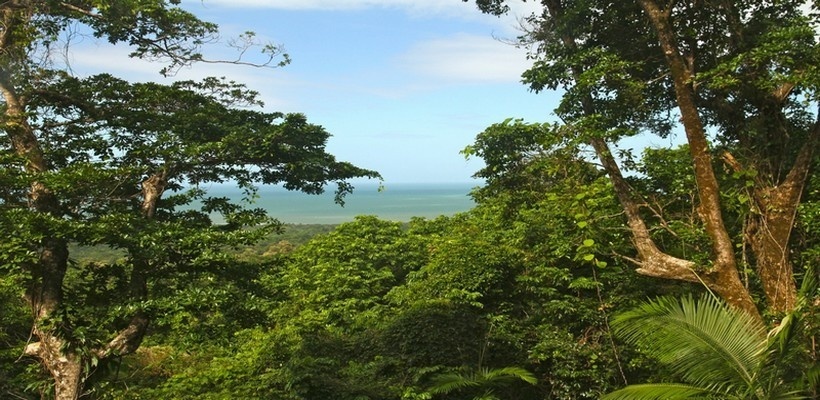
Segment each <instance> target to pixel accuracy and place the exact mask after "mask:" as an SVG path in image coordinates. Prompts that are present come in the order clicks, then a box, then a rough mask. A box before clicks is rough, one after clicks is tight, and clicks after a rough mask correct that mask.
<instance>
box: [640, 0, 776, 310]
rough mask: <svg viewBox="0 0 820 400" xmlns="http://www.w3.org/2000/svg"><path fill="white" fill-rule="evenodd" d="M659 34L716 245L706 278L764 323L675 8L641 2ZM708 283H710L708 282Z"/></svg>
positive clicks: (729, 300)
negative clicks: (745, 271) (725, 207)
mask: <svg viewBox="0 0 820 400" xmlns="http://www.w3.org/2000/svg"><path fill="white" fill-rule="evenodd" d="M640 4H641V7H643V9H644V12H645V13H646V15H647V17H648V19H649V21H650V23H651V25H652V27H653V28H654V30H655V33H656V35H657V37H658V42H659V44H660V47H661V50H662V51H663V53H664V56H665V58H666V62H667V65H668V66H669V71H670V73H671V76H672V80H673V82H674V88H675V97H676V100H677V104H678V109H679V110H680V113H681V121H682V123H683V127H684V131H685V132H686V138H687V141H688V142H689V151H690V154H691V156H692V165H693V167H694V170H695V182H696V183H697V190H698V198H699V200H700V204H699V205H698V213H699V214H700V217H701V219H702V220H703V222H704V225H705V228H706V233H707V235H709V238H710V239H711V243H712V253H713V254H714V256H713V265H712V266H711V268H710V270H709V272H708V273H707V274H706V275H707V276H709V277H712V279H710V280H711V281H712V282H711V285H710V288H712V289H713V290H715V291H716V292H718V293H719V294H720V295H721V297H722V298H723V299H724V300H725V301H726V302H727V303H728V304H730V305H732V306H734V307H736V308H739V309H742V310H744V311H746V312H747V313H749V314H750V315H752V316H754V317H756V318H758V319H760V318H761V317H760V312H759V311H758V309H757V306H756V305H755V303H754V301H753V300H752V297H751V295H750V293H749V291H748V290H747V289H746V287H745V286H744V285H743V283H742V281H741V280H740V274H739V273H738V271H737V260H736V257H735V249H734V246H733V244H732V241H731V239H730V237H729V233H728V231H727V230H726V227H725V225H724V222H723V216H722V207H721V203H720V187H719V186H718V182H717V178H716V177H715V172H714V170H713V168H712V157H711V153H710V150H709V141H708V140H707V138H706V131H705V130H704V127H703V122H702V121H701V119H700V114H699V113H698V109H697V106H696V104H695V94H694V89H693V87H692V82H691V79H692V76H693V74H692V71H690V70H689V68H688V67H687V64H686V61H685V60H684V57H683V55H682V54H681V52H680V48H679V47H678V44H677V42H676V39H675V33H674V31H673V29H672V26H671V24H670V21H669V18H670V15H671V12H672V8H671V7H672V5H670V6H669V8H666V9H662V8H661V7H660V6H659V5H658V4H657V3H656V2H655V1H652V0H640ZM707 283H708V281H707Z"/></svg>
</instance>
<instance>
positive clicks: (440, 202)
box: [208, 183, 478, 224]
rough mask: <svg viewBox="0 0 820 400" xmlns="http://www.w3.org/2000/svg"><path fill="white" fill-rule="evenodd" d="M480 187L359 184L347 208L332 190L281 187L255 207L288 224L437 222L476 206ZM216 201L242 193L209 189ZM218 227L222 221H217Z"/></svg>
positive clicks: (264, 191) (265, 191)
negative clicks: (368, 218) (370, 218)
mask: <svg viewBox="0 0 820 400" xmlns="http://www.w3.org/2000/svg"><path fill="white" fill-rule="evenodd" d="M477 185H478V184H477V183H446V184H445V183H433V184H431V183H425V184H421V183H412V184H411V183H395V184H384V185H383V188H382V190H381V191H379V186H378V184H375V183H361V184H357V185H355V186H356V189H355V190H354V191H353V193H352V194H350V195H348V196H347V197H345V206H344V207H341V206H339V205H338V204H336V203H334V202H333V193H332V191H333V189H334V188H335V187H331V188H330V190H329V192H328V193H325V194H322V195H307V194H304V193H301V192H289V191H287V190H284V189H282V188H279V187H263V188H260V190H259V195H260V198H258V199H256V201H255V203H254V204H253V207H259V208H264V209H265V210H267V211H268V214H269V215H270V216H272V217H274V218H277V219H279V220H280V221H282V222H285V223H293V224H338V223H342V222H348V221H352V220H353V218H354V217H355V216H357V215H376V216H378V217H379V218H382V219H386V220H391V221H409V220H410V218H412V217H426V218H435V217H438V216H440V215H453V214H456V213H458V212H462V211H467V210H469V209H470V208H472V207H473V206H474V203H473V200H472V199H471V198H470V196H469V193H470V190H471V189H472V188H474V187H475V186H477ZM208 194H209V195H210V196H214V197H228V198H231V199H236V200H239V199H241V198H242V193H241V192H240V191H239V190H237V189H236V188H233V187H229V186H214V187H211V188H209V189H208ZM214 222H216V223H219V222H220V221H217V220H215V221H214Z"/></svg>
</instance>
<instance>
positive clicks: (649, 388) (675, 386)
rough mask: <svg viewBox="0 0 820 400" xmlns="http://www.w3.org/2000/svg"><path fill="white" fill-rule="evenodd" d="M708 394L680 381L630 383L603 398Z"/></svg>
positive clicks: (648, 399)
mask: <svg viewBox="0 0 820 400" xmlns="http://www.w3.org/2000/svg"><path fill="white" fill-rule="evenodd" d="M705 394H708V391H706V390H704V389H703V388H698V387H694V386H690V385H684V384H679V383H647V384H643V385H630V386H627V387H625V388H623V389H621V390H617V391H614V392H612V393H608V394H605V395H603V396H602V397H601V400H669V399H676V400H678V399H694V398H699V397H700V396H703V395H705Z"/></svg>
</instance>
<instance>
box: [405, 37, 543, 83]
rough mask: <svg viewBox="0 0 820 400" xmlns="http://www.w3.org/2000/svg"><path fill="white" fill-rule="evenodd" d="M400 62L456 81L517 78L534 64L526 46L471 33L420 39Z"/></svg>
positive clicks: (424, 73)
mask: <svg viewBox="0 0 820 400" xmlns="http://www.w3.org/2000/svg"><path fill="white" fill-rule="evenodd" d="M397 62H398V63H400V65H401V67H402V68H404V69H408V70H410V71H411V72H414V73H416V74H419V75H422V76H423V77H426V78H430V79H436V80H440V81H446V82H453V83H473V82H489V83H493V82H516V81H518V78H519V77H520V76H521V73H522V72H524V71H525V70H526V69H527V68H528V67H529V66H530V64H531V63H530V62H529V61H527V59H526V52H525V51H524V50H523V49H520V48H516V47H514V46H512V45H511V44H508V43H505V42H503V41H500V40H497V39H494V38H492V37H485V36H478V35H468V34H459V35H455V36H452V37H447V38H440V39H434V40H430V41H426V42H421V43H418V44H416V45H415V46H413V47H412V48H411V49H410V50H408V51H407V52H405V53H404V54H402V55H401V56H400V57H399V58H398V59H397Z"/></svg>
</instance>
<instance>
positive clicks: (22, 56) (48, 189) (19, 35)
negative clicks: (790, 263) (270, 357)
mask: <svg viewBox="0 0 820 400" xmlns="http://www.w3.org/2000/svg"><path fill="white" fill-rule="evenodd" d="M178 4H179V0H170V1H164V0H150V1H141V2H121V1H113V2H109V1H97V0H93V1H85V0H76V1H75V0H71V1H52V0H15V1H7V2H4V3H2V4H0V19H1V20H2V21H1V23H2V25H0V92H1V93H2V95H3V98H2V99H3V100H2V120H0V129H2V133H3V135H2V137H0V147H1V148H0V168H1V169H0V181H2V182H3V183H4V185H3V187H2V189H0V226H2V227H3V231H4V232H5V233H6V235H7V237H13V238H15V239H14V240H13V241H12V242H11V245H10V246H3V247H2V251H3V254H2V255H0V260H3V261H4V263H3V265H2V269H3V271H4V273H9V274H10V275H14V276H22V277H23V280H24V283H25V285H26V294H25V299H26V302H27V303H28V305H29V306H30V308H31V310H32V316H33V329H32V333H33V341H32V342H31V343H29V344H28V345H27V346H26V348H25V354H27V355H29V356H32V357H34V358H36V359H37V360H39V362H40V363H41V364H42V366H43V367H44V369H45V370H46V371H47V372H48V373H49V374H50V376H51V377H52V378H53V383H54V396H55V397H56V398H57V399H76V398H78V397H79V396H80V395H81V394H82V387H83V381H84V379H85V377H86V376H87V375H88V373H89V372H90V370H91V369H92V368H93V366H94V365H96V364H97V363H98V362H99V361H100V360H103V359H106V358H110V357H114V356H119V355H123V354H127V353H130V352H133V351H134V350H135V349H136V348H137V347H138V346H139V345H140V343H141V341H142V338H143V336H144V335H145V332H146V330H147V327H148V324H149V321H150V319H151V309H150V302H149V301H148V297H149V294H150V292H151V289H152V287H153V286H155V285H156V283H152V282H159V281H160V279H161V278H162V276H163V274H166V273H167V272H168V271H169V270H174V269H177V270H179V269H182V270H189V271H192V270H196V269H197V268H202V267H203V266H208V265H214V264H215V260H218V259H219V256H218V251H216V250H215V249H217V248H219V246H224V245H228V246H235V245H240V244H243V243H249V242H251V241H252V240H254V238H256V237H259V236H258V235H260V234H262V233H263V232H268V231H270V230H271V229H275V227H276V224H275V221H273V220H271V219H269V218H268V217H266V216H265V215H264V213H263V212H261V211H260V210H245V209H243V208H242V207H240V206H238V205H234V204H230V203H229V202H228V201H227V200H226V199H215V198H207V197H205V195H204V193H203V192H202V191H200V190H193V191H190V192H187V193H184V194H183V193H177V194H174V195H172V196H168V193H169V192H178V191H179V190H180V189H182V187H183V185H185V184H188V185H194V186H195V185H198V184H202V183H206V182H224V181H235V182H238V184H239V185H240V186H242V187H244V188H245V189H246V190H247V191H248V194H249V195H252V194H253V188H254V186H253V184H254V183H284V186H285V187H286V188H288V189H297V190H303V191H305V192H308V193H320V192H322V191H323V188H324V185H325V184H326V183H328V182H334V181H335V182H338V184H339V186H338V191H337V200H339V201H341V198H342V196H344V194H345V193H347V192H349V191H350V190H351V189H352V187H351V186H350V184H349V183H347V182H346V180H347V179H349V178H352V177H356V176H369V177H375V176H377V174H376V173H375V172H373V171H369V170H365V169H361V168H358V167H355V166H353V165H350V164H348V163H344V162H338V161H336V160H335V158H334V157H333V156H331V155H329V154H327V153H325V151H324V146H325V143H326V140H327V138H328V136H329V135H328V134H327V132H325V131H324V129H323V128H321V127H320V126H317V125H313V124H310V123H308V122H307V121H306V119H305V117H304V116H302V115H298V114H294V115H282V114H278V113H263V112H257V111H251V110H250V109H249V108H246V107H244V106H247V105H257V104H259V103H258V101H257V100H256V97H255V96H256V93H255V92H253V91H250V90H248V89H246V88H244V87H243V86H242V85H238V84H236V83H233V82H227V81H224V80H218V79H206V80H204V81H202V82H179V83H176V84H174V85H171V86H162V85H157V84H150V83H149V84H131V83H128V82H126V81H123V80H119V79H116V78H114V77H112V76H109V75H98V76H93V77H89V78H86V79H78V78H75V77H72V76H70V75H69V74H67V73H64V72H60V71H58V70H55V69H54V68H55V67H54V64H52V63H50V62H49V61H50V59H49V57H50V55H51V54H52V51H53V48H52V47H53V46H54V44H55V43H56V41H58V40H59V39H60V37H61V35H63V34H65V33H66V32H69V31H71V30H73V29H77V28H76V26H77V25H80V26H84V28H80V29H89V30H91V32H93V34H94V35H95V36H96V37H100V38H104V39H106V40H108V41H109V42H111V43H124V44H127V45H130V46H131V47H132V48H133V53H132V54H131V55H132V56H133V57H142V58H148V59H160V60H165V61H167V63H166V65H165V67H164V68H163V70H162V72H164V73H172V72H174V70H175V69H177V68H179V67H181V66H184V65H188V64H190V63H192V62H196V61H199V60H202V59H203V58H202V56H201V54H200V46H201V45H202V44H204V43H205V42H207V41H210V40H214V39H215V38H216V37H217V27H216V25H214V24H211V23H207V22H203V21H200V20H199V19H197V18H196V17H195V16H194V15H192V14H190V13H188V12H186V11H184V10H182V9H180V8H178V7H177V5H178ZM262 50H263V52H264V53H265V54H267V55H268V56H269V57H270V60H269V63H276V62H279V65H283V64H284V63H285V62H286V61H287V59H286V57H285V56H283V55H282V54H281V53H280V52H279V49H278V48H276V47H273V46H265V47H264V48H263V49H262ZM279 60H282V61H281V62H280V61H279ZM194 199H201V200H202V202H203V204H204V206H203V208H202V211H201V212H185V211H179V210H178V209H177V207H178V206H180V205H184V204H187V203H190V202H191V201H192V200H194ZM209 212H221V213H222V214H223V215H224V217H225V220H226V224H225V225H224V226H220V227H215V226H212V225H211V223H210V221H209V220H208V218H207V213H209ZM258 224H263V226H265V227H266V228H263V229H259V230H256V231H248V230H242V228H244V227H247V226H255V225H258ZM70 242H77V243H79V244H84V245H108V246H111V247H115V248H119V249H122V250H123V251H124V252H125V254H126V259H125V261H123V262H122V263H119V264H112V265H105V266H100V271H102V273H103V275H105V274H109V277H110V278H111V279H110V280H109V281H108V283H109V284H111V283H112V282H116V283H117V284H116V285H115V286H116V288H117V293H118V296H117V300H118V302H117V304H116V305H117V307H113V308H112V311H111V314H109V315H108V318H107V319H105V320H103V321H102V322H100V321H91V320H88V319H87V318H88V315H85V316H84V315H82V312H83V311H82V309H83V304H82V301H81V300H83V298H80V297H81V296H80V295H79V294H80V293H88V292H94V291H95V290H98V291H103V290H105V289H106V286H104V285H102V284H101V285H100V286H99V287H93V288H85V290H74V291H72V290H70V286H72V285H69V283H73V286H77V285H78V284H81V283H83V281H81V280H80V281H77V280H74V281H71V280H72V279H75V278H76V277H74V276H73V275H72V269H71V268H70V266H71V265H72V263H71V262H70V259H69V251H68V244H69V243H70ZM103 281H105V280H103ZM78 282H79V283H78ZM92 282H93V281H92ZM84 283H85V284H91V283H90V282H88V281H86V282H84ZM97 283H100V282H99V281H98V282H97ZM100 324H102V326H99V325H100Z"/></svg>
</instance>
